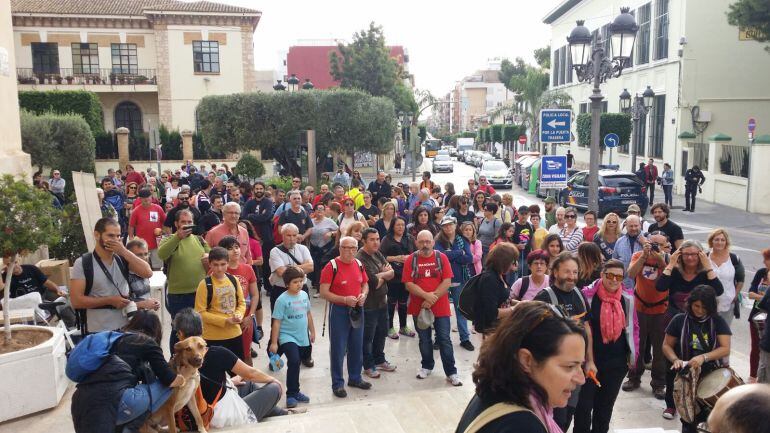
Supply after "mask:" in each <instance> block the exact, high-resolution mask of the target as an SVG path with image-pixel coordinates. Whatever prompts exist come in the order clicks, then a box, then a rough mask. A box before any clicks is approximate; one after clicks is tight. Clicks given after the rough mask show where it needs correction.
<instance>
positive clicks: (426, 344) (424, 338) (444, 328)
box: [412, 316, 457, 377]
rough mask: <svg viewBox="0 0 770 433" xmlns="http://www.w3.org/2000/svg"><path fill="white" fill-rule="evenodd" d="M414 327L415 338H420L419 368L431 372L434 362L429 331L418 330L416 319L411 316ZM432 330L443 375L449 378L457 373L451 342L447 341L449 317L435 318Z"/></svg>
mask: <svg viewBox="0 0 770 433" xmlns="http://www.w3.org/2000/svg"><path fill="white" fill-rule="evenodd" d="M412 318H413V319H414V327H415V329H416V330H417V336H418V337H420V343H419V346H420V356H421V357H422V361H421V366H422V368H424V369H427V370H433V367H435V365H436V362H435V361H434V360H433V343H432V342H431V333H432V332H431V329H430V328H428V329H425V330H423V329H420V328H418V327H417V317H416V316H413V317H412ZM433 328H434V329H435V330H436V342H438V352H439V355H441V364H443V366H444V374H446V375H447V377H448V376H451V375H453V374H456V373H457V367H455V354H454V351H453V350H452V342H451V341H450V340H449V317H448V316H447V317H436V318H435V319H434V321H433Z"/></svg>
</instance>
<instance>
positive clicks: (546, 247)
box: [540, 233, 564, 260]
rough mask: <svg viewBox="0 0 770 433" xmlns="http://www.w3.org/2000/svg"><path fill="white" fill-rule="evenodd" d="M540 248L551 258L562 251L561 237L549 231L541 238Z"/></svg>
mask: <svg viewBox="0 0 770 433" xmlns="http://www.w3.org/2000/svg"><path fill="white" fill-rule="evenodd" d="M540 249H541V250H543V251H545V252H547V253H548V255H549V256H551V260H553V259H555V258H556V256H558V255H559V254H561V253H562V251H564V244H563V243H562V241H561V237H560V236H559V235H557V234H555V233H550V234H549V235H548V236H546V237H545V239H544V240H543V244H542V245H540Z"/></svg>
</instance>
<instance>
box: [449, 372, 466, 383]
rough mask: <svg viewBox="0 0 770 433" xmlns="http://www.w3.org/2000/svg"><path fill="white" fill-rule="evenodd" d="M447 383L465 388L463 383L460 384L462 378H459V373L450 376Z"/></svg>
mask: <svg viewBox="0 0 770 433" xmlns="http://www.w3.org/2000/svg"><path fill="white" fill-rule="evenodd" d="M446 381H447V382H449V383H451V384H452V386H463V383H462V382H460V376H458V375H457V373H455V374H452V375H449V376H448V377H447V378H446Z"/></svg>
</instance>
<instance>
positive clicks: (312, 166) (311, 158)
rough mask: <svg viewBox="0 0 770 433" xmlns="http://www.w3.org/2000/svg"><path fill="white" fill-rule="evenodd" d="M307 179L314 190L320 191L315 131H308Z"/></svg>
mask: <svg viewBox="0 0 770 433" xmlns="http://www.w3.org/2000/svg"><path fill="white" fill-rule="evenodd" d="M307 177H308V181H309V182H310V185H312V186H313V190H317V189H318V176H317V175H316V156H315V130H313V129H308V130H307Z"/></svg>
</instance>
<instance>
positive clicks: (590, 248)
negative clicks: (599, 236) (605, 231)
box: [575, 242, 604, 289]
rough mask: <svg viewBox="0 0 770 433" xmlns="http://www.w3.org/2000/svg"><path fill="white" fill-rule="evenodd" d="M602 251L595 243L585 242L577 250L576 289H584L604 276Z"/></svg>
mask: <svg viewBox="0 0 770 433" xmlns="http://www.w3.org/2000/svg"><path fill="white" fill-rule="evenodd" d="M603 259H604V257H603V256H602V250H601V249H600V248H599V246H598V245H596V244H595V243H593V242H583V243H582V244H580V246H578V249H577V260H578V269H579V271H578V279H577V282H576V283H575V287H577V288H578V289H582V288H583V287H586V286H589V285H591V284H592V283H593V282H594V281H596V280H598V279H599V278H600V277H601V274H602V262H603V261H604V260H603Z"/></svg>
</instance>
